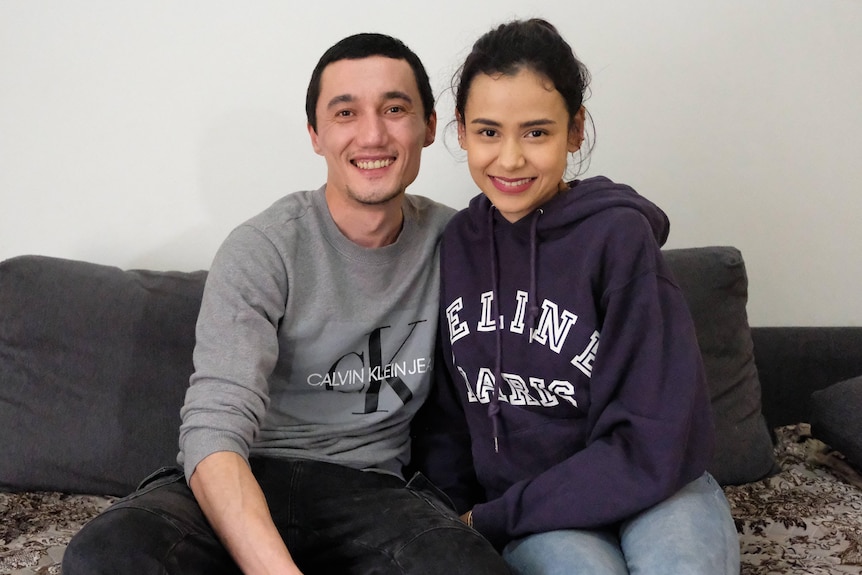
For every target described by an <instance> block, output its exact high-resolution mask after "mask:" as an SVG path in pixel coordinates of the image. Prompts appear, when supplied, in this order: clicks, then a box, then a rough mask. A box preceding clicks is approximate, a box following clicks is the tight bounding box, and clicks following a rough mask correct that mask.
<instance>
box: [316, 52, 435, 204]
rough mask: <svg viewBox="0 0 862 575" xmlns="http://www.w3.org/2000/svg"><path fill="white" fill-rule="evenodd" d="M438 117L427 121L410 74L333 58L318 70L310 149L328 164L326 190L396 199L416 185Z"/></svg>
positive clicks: (399, 66) (365, 199)
mask: <svg viewBox="0 0 862 575" xmlns="http://www.w3.org/2000/svg"><path fill="white" fill-rule="evenodd" d="M436 127H437V117H436V115H435V114H433V113H432V114H431V117H430V118H429V120H428V122H425V119H424V114H423V108H422V100H421V98H420V96H419V88H418V86H417V84H416V78H415V76H414V75H413V69H412V68H411V67H410V64H408V63H407V62H406V61H405V60H396V59H393V58H386V57H383V56H372V57H369V58H362V59H359V60H338V61H337V62H333V63H332V64H329V65H328V66H327V67H326V68H324V70H323V74H322V75H321V79H320V96H319V97H318V99H317V131H315V130H314V129H313V128H312V127H311V126H310V125H309V126H308V133H309V134H310V136H311V144H312V146H313V147H314V151H315V152H317V153H318V154H320V155H321V156H323V157H324V158H326V165H327V168H328V173H327V181H326V186H327V191H328V192H335V193H338V194H340V195H341V196H342V197H343V198H345V199H348V200H349V201H355V202H359V203H361V204H365V205H374V204H382V203H386V202H388V201H390V200H392V199H393V198H396V197H398V196H400V195H401V194H402V193H403V192H404V190H405V189H406V188H407V186H408V185H410V184H411V183H412V182H413V180H415V179H416V176H417V174H418V173H419V160H420V156H421V154H422V148H423V147H425V146H428V145H430V144H431V143H432V142H433V141H434V134H435V131H436Z"/></svg>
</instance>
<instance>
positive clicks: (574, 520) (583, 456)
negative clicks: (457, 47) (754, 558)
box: [417, 19, 739, 575]
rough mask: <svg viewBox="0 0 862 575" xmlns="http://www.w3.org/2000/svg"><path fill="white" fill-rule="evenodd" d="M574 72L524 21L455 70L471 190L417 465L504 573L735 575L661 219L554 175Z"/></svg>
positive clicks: (694, 354) (579, 141)
mask: <svg viewBox="0 0 862 575" xmlns="http://www.w3.org/2000/svg"><path fill="white" fill-rule="evenodd" d="M588 77H589V75H588V72H587V70H586V68H585V67H584V66H583V64H581V63H580V62H579V61H578V60H577V59H576V57H575V56H574V54H573V52H572V50H571V48H570V47H569V45H568V44H567V43H566V42H565V40H563V39H562V38H561V37H560V35H559V34H558V33H557V31H556V29H555V28H554V27H553V26H552V25H550V24H549V23H547V22H545V21H543V20H537V19H534V20H529V21H517V22H512V23H509V24H505V25H502V26H500V27H498V28H496V29H494V30H492V31H490V32H488V33H487V34H485V35H484V36H482V37H481V38H480V39H479V40H478V41H477V42H476V44H475V45H474V46H473V50H472V52H471V53H470V55H469V56H468V57H467V59H466V61H465V63H464V65H463V67H462V68H461V71H460V77H459V78H458V79H457V80H456V86H455V98H456V104H455V108H456V121H457V126H458V141H459V143H460V145H461V147H462V148H463V149H464V150H466V152H467V162H468V165H469V168H470V173H471V175H472V177H473V180H474V181H475V182H476V185H477V186H478V187H479V189H480V190H481V192H482V193H481V194H480V195H478V196H477V197H475V198H473V200H472V201H471V202H470V205H469V207H468V208H467V209H466V210H464V211H462V212H460V213H459V214H458V215H456V216H455V218H454V219H453V220H452V221H451V222H450V224H449V226H448V228H447V230H446V232H445V234H444V238H443V243H442V248H441V258H442V260H441V266H442V271H443V279H442V282H443V283H442V288H441V289H442V293H441V313H442V319H441V326H442V333H441V339H442V342H441V351H442V356H443V359H442V360H443V361H444V363H445V365H446V368H448V369H446V370H442V369H441V370H438V371H440V372H445V374H447V375H448V376H449V377H448V378H447V381H446V382H441V384H440V385H438V386H436V389H435V395H434V396H433V397H432V399H431V401H429V404H428V411H427V412H426V413H425V416H427V418H426V419H423V420H422V421H423V422H424V423H422V424H421V425H424V426H426V435H425V436H424V437H423V438H422V439H420V441H419V442H418V448H419V453H418V454H417V457H418V458H419V459H421V460H423V461H424V464H423V470H424V471H425V473H426V474H428V475H430V478H431V479H432V481H434V482H435V483H437V484H438V485H440V486H441V487H442V488H443V489H444V491H446V492H447V494H448V495H449V496H450V497H451V498H452V500H453V502H454V503H455V506H456V508H457V509H458V512H459V513H463V515H462V519H463V520H464V521H465V522H466V523H468V524H469V525H471V526H472V527H474V528H475V529H476V530H478V531H479V532H480V533H482V534H483V535H485V536H486V537H487V538H488V539H489V540H490V541H491V542H492V543H494V544H495V545H496V546H497V547H498V548H499V549H501V550H502V552H503V556H504V557H505V559H506V560H507V561H508V563H509V564H510V566H511V567H512V569H513V571H514V572H515V573H523V574H550V573H561V574H562V573H565V574H572V573H589V574H597V573H629V572H636V573H654V574H662V575H665V574H667V573H686V574H698V573H704V574H706V573H710V574H712V573H719V574H723V573H728V574H730V573H738V571H739V548H738V542H737V536H736V531H735V529H734V525H733V521H732V518H731V516H730V510H729V506H728V504H727V501H726V500H725V498H724V495H723V493H722V491H721V489H720V487H719V486H718V485H717V484H716V482H715V481H714V479H713V478H712V477H711V476H710V475H709V473H707V472H706V466H707V463H708V462H709V461H710V458H711V455H712V445H713V436H712V434H713V430H712V419H711V411H710V403H709V396H708V392H707V387H706V384H705V380H704V371H703V366H702V362H701V357H700V352H699V349H698V346H697V341H696V338H695V332H694V327H693V324H692V320H691V317H690V315H689V312H688V308H687V306H686V303H685V300H684V299H683V295H682V293H681V291H680V289H679V287H678V286H677V284H676V282H675V280H674V279H673V277H672V275H671V272H670V270H669V269H668V266H667V265H666V263H665V262H664V260H663V258H662V254H661V252H660V246H661V245H662V244H663V243H664V241H665V239H666V238H667V234H668V228H669V224H668V220H667V218H666V216H665V214H664V213H663V212H662V211H661V210H660V209H659V208H658V207H656V206H655V205H654V204H652V203H651V202H649V201H648V200H646V199H644V198H643V197H641V196H639V195H638V194H637V193H635V192H634V190H632V189H631V188H629V187H627V186H623V185H619V184H616V183H614V182H612V181H610V180H608V179H607V178H603V177H594V178H589V179H584V180H574V181H571V182H568V183H567V182H565V181H564V179H563V178H564V174H565V172H566V169H567V161H568V156H569V154H574V153H576V152H579V151H580V150H581V147H582V146H583V142H584V125H585V121H586V117H587V116H586V112H585V109H584V107H583V98H584V94H585V91H586V89H587V84H588ZM441 379H442V378H441ZM459 428H460V429H462V431H463V434H467V433H469V438H467V437H466V436H465V435H463V434H462V435H459V433H458V430H459ZM471 447H472V449H471ZM464 462H467V464H466V465H464V464H463V463H464ZM470 463H472V466H471V465H470Z"/></svg>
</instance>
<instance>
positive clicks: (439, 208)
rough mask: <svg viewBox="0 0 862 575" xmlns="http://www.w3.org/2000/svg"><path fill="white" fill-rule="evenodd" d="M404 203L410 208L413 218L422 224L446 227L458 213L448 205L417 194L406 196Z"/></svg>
mask: <svg viewBox="0 0 862 575" xmlns="http://www.w3.org/2000/svg"><path fill="white" fill-rule="evenodd" d="M404 203H405V206H409V210H410V213H411V214H412V215H413V217H415V218H416V219H418V220H419V221H420V222H425V223H427V222H433V223H436V224H439V225H441V226H445V225H446V223H447V222H448V221H449V220H450V219H451V218H452V216H454V215H455V212H456V211H457V210H455V209H454V208H451V207H449V206H447V205H446V204H441V203H440V202H437V201H434V200H432V199H431V198H426V197H425V196H419V195H416V194H404ZM406 211H407V210H405V212H406Z"/></svg>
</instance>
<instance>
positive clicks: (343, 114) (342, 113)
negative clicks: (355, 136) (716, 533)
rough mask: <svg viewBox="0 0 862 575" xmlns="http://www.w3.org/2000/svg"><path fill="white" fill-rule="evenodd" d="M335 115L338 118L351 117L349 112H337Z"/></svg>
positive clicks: (351, 113)
mask: <svg viewBox="0 0 862 575" xmlns="http://www.w3.org/2000/svg"><path fill="white" fill-rule="evenodd" d="M335 115H336V116H338V117H340V118H347V117H348V116H352V115H353V112H351V111H350V110H339V111H338V112H336V114H335Z"/></svg>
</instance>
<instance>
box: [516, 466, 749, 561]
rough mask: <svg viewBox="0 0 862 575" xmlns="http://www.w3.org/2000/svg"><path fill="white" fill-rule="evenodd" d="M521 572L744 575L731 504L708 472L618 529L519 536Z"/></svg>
mask: <svg viewBox="0 0 862 575" xmlns="http://www.w3.org/2000/svg"><path fill="white" fill-rule="evenodd" d="M503 558H504V559H505V560H506V561H507V562H508V563H509V566H510V567H511V568H512V573H514V574H516V575H564V574H565V575H582V574H583V575H605V574H607V575H617V574H619V575H627V574H629V573H632V574H638V575H666V574H668V573H685V574H686V575H738V573H739V539H738V536H737V534H736V528H735V526H734V523H733V518H732V517H731V515H730V506H729V505H728V503H727V499H726V498H725V497H724V492H723V491H722V490H721V487H720V486H719V485H718V484H717V483H716V481H715V479H713V477H712V476H711V475H710V474H709V473H706V474H704V475H703V476H701V477H700V478H699V479H696V480H695V481H693V482H691V483H689V484H688V485H686V486H685V487H683V488H682V489H680V490H679V491H678V492H677V493H676V494H674V495H673V496H671V497H670V498H668V499H666V500H665V501H662V502H661V503H659V504H657V505H655V506H654V507H651V508H649V509H647V510H645V511H642V512H641V513H639V514H638V515H636V516H634V517H633V518H631V519H629V520H627V521H624V522H623V523H622V524H621V525H620V527H619V529H613V530H576V529H573V530H565V531H549V532H547V533H538V534H536V535H530V536H528V537H524V538H523V539H519V540H517V541H512V542H511V543H509V544H508V545H507V546H506V548H505V549H504V550H503Z"/></svg>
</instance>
